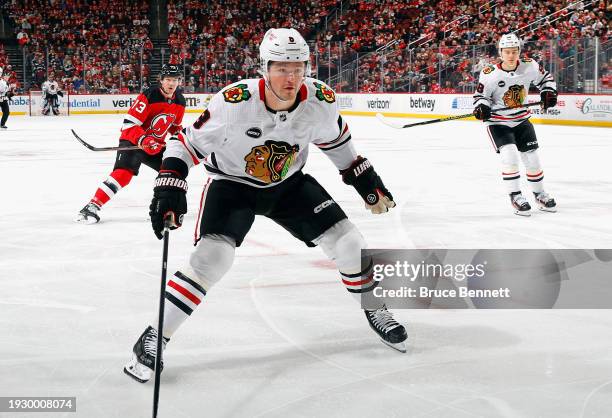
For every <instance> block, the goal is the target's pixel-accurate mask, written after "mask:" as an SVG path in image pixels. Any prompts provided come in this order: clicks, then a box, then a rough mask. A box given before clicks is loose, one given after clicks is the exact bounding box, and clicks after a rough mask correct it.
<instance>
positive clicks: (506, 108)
mask: <svg viewBox="0 0 612 418" xmlns="http://www.w3.org/2000/svg"><path fill="white" fill-rule="evenodd" d="M541 104H542V102H535V103H528V104H524V105H521V106H511V107H502V108H501V109H492V111H495V112H499V111H500V110H512V109H520V108H523V107H532V106H540V105H541ZM471 116H474V113H466V114H464V115H456V116H448V117H446V118H440V119H432V120H426V121H424V122H417V123H409V124H408V125H398V124H395V123H393V122H391V121H390V120H389V119H388V118H386V117H385V116H384V115H383V114H382V113H377V114H376V118H377V119H378V120H379V121H381V122H382V123H384V124H385V125H387V126H390V127H392V128H395V129H405V128H412V127H413V126H419V125H429V124H431V123H438V122H448V121H450V120H457V119H465V118H469V117H471Z"/></svg>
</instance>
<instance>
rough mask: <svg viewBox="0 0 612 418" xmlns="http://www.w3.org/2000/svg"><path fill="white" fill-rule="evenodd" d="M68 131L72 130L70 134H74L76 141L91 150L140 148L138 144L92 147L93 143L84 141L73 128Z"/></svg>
mask: <svg viewBox="0 0 612 418" xmlns="http://www.w3.org/2000/svg"><path fill="white" fill-rule="evenodd" d="M70 131H72V135H74V137H75V138H76V140H77V141H79V142H80V143H81V144H82V145H83V146H84V147H86V148H87V149H90V150H92V151H118V150H124V151H128V150H137V149H141V148H140V147H139V146H138V145H128V146H117V147H94V146H93V145H91V144H90V143H88V142H87V141H85V140H84V139H83V138H81V137H80V136H79V135H77V133H76V132H75V131H74V129H71V130H70Z"/></svg>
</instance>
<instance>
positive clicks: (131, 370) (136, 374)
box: [123, 355, 153, 383]
mask: <svg viewBox="0 0 612 418" xmlns="http://www.w3.org/2000/svg"><path fill="white" fill-rule="evenodd" d="M123 372H124V373H125V374H127V375H128V376H130V377H131V378H132V379H134V380H136V381H137V382H140V383H147V382H148V381H149V380H151V377H153V370H151V369H149V368H148V367H147V366H144V365H142V364H140V363H138V360H137V359H136V356H135V355H132V359H131V360H130V362H129V363H128V364H126V365H125V367H124V368H123Z"/></svg>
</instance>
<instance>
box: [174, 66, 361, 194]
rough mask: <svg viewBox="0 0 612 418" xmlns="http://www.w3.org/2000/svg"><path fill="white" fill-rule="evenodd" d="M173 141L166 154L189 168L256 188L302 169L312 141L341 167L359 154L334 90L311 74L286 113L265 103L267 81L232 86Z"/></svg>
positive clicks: (214, 98)
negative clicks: (199, 168)
mask: <svg viewBox="0 0 612 418" xmlns="http://www.w3.org/2000/svg"><path fill="white" fill-rule="evenodd" d="M174 139H175V138H172V140H170V141H168V144H167V149H166V151H165V153H164V158H168V157H177V158H181V159H182V160H183V161H185V162H186V163H187V165H188V166H189V167H191V166H193V165H194V164H198V163H200V162H203V163H204V166H205V168H206V170H207V172H208V173H209V174H210V176H211V177H212V178H213V179H227V180H232V181H237V182H241V183H246V184H249V185H252V186H255V187H270V186H274V185H276V184H279V183H280V182H282V181H283V180H285V179H287V178H288V177H290V176H291V175H292V174H294V173H295V172H297V171H299V170H301V169H302V167H303V166H304V164H306V159H307V158H308V146H309V144H310V143H313V144H315V145H316V146H317V147H318V148H319V149H321V150H322V151H323V152H324V153H325V155H327V156H328V157H329V158H330V159H331V160H332V162H333V163H334V164H335V165H336V167H337V168H338V169H344V168H347V167H348V166H349V165H350V164H351V163H352V162H353V160H354V159H355V158H356V157H357V154H356V152H355V149H354V147H353V144H352V142H351V134H350V132H349V129H348V126H347V125H346V123H345V121H344V120H343V118H342V117H341V116H340V113H339V111H338V106H337V103H336V95H335V93H334V91H333V90H332V89H330V88H329V87H328V86H327V85H325V84H324V83H323V82H321V81H319V80H315V79H312V78H306V79H305V81H304V83H303V84H302V86H301V87H300V89H299V92H298V96H297V101H296V103H295V104H294V105H293V106H292V108H291V109H288V110H286V111H273V110H272V109H270V108H268V107H267V106H266V102H265V81H264V80H263V79H249V80H242V81H239V82H237V83H234V84H231V85H229V86H228V87H226V88H225V89H223V90H222V91H220V92H219V93H217V94H216V95H215V96H214V97H213V98H212V99H211V101H210V104H209V106H208V108H207V109H206V110H205V111H204V112H203V113H202V114H201V115H200V117H199V118H198V119H197V120H196V122H195V123H194V124H193V126H189V127H187V128H185V129H184V130H183V131H182V133H179V134H178V136H177V137H176V140H174Z"/></svg>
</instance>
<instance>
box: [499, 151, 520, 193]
mask: <svg viewBox="0 0 612 418" xmlns="http://www.w3.org/2000/svg"><path fill="white" fill-rule="evenodd" d="M499 153H500V155H501V160H502V178H503V179H504V184H505V185H506V190H507V191H508V194H511V193H516V192H520V191H521V183H520V182H521V175H520V173H519V151H518V149H517V148H516V145H514V144H508V145H504V146H503V147H501V148H500V149H499Z"/></svg>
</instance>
